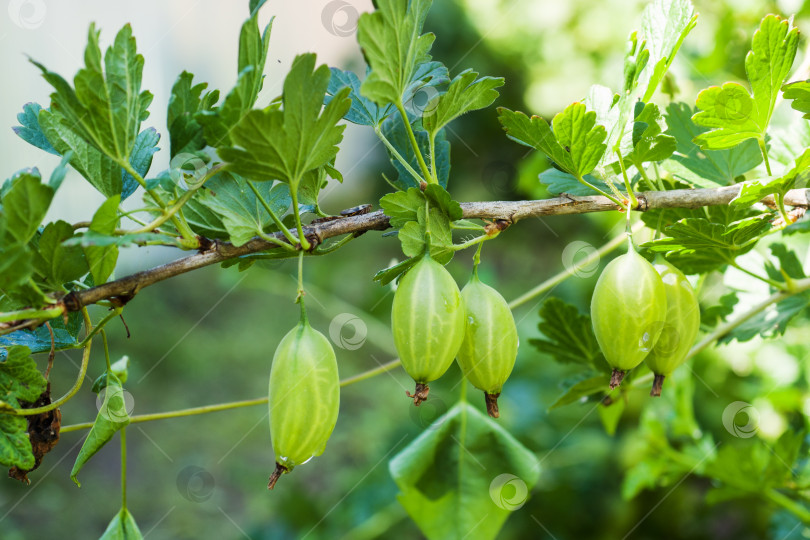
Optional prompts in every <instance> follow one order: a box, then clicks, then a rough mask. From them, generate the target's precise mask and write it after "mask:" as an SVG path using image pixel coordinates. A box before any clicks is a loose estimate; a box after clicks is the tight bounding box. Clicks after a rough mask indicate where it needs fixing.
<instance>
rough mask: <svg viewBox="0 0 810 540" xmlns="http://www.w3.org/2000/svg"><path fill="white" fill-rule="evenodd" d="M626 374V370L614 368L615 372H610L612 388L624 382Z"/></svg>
mask: <svg viewBox="0 0 810 540" xmlns="http://www.w3.org/2000/svg"><path fill="white" fill-rule="evenodd" d="M626 374H627V372H626V371H622V370H621V369H615V368H614V369H613V372H612V373H611V374H610V389H611V390H613V389H614V388H616V387H618V386H619V385H620V384H622V379H624V376H625V375H626Z"/></svg>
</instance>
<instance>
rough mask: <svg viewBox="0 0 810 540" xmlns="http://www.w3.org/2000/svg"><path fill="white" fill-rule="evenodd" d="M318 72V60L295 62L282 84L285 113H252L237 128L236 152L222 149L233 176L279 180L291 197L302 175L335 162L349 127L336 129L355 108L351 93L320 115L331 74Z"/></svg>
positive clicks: (325, 70)
mask: <svg viewBox="0 0 810 540" xmlns="http://www.w3.org/2000/svg"><path fill="white" fill-rule="evenodd" d="M314 68H315V55H314V54H304V55H301V56H298V57H296V58H295V60H294V61H293V66H292V69H291V70H290V72H289V74H288V75H287V78H286V79H285V80H284V93H283V94H282V98H281V99H282V104H283V106H282V110H278V109H264V110H253V111H250V112H249V113H248V114H247V115H246V116H245V118H244V119H243V120H242V121H241V122H239V124H238V125H237V126H236V128H235V129H234V130H233V132H232V133H231V140H232V141H233V142H234V143H235V144H236V145H238V147H228V148H220V149H219V155H220V156H221V157H222V158H223V159H224V160H225V161H228V162H230V163H231V165H230V168H231V169H232V170H233V171H234V172H236V173H237V174H241V175H242V176H245V177H247V178H249V179H251V180H281V181H283V182H286V183H289V184H290V186H291V191H292V190H296V189H297V188H298V184H299V183H300V181H301V179H302V177H303V175H304V173H306V172H307V171H311V170H312V169H317V168H319V167H322V166H324V165H325V164H327V163H330V162H331V161H332V160H333V159H334V157H335V155H337V151H338V147H337V145H338V143H340V141H341V140H342V139H343V130H344V129H345V127H346V126H344V125H337V124H338V122H339V121H340V119H341V118H342V117H343V115H344V114H346V111H348V110H349V107H350V106H351V101H350V100H349V99H347V98H346V96H347V95H348V92H349V90H348V89H344V90H342V91H341V92H340V94H339V96H336V97H335V99H333V100H332V101H331V102H330V103H329V105H327V106H326V107H324V108H323V112H322V113H321V103H322V102H323V96H324V94H325V92H326V88H327V86H328V84H329V77H330V73H329V68H327V67H326V66H320V67H319V68H318V69H314ZM313 70H314V71H313Z"/></svg>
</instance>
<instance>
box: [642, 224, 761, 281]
mask: <svg viewBox="0 0 810 540" xmlns="http://www.w3.org/2000/svg"><path fill="white" fill-rule="evenodd" d="M768 218H769V214H762V215H759V216H754V217H750V218H745V219H741V220H739V221H736V222H733V223H731V224H730V225H728V226H725V225H722V224H720V223H712V222H710V221H709V220H707V219H703V218H686V219H681V220H680V221H678V222H676V223H675V224H673V225H671V226H669V227H667V228H666V230H665V232H666V233H667V234H668V235H669V236H670V237H669V238H660V239H658V240H655V241H653V242H647V243H646V244H643V245H642V247H644V248H647V249H650V250H651V251H653V252H656V253H665V254H666V258H667V260H669V261H670V262H671V263H672V264H674V265H675V266H677V267H678V268H679V269H681V270H682V271H683V272H684V273H685V274H702V273H706V272H711V271H712V270H716V269H718V268H720V267H722V266H725V265H727V264H731V263H732V262H734V259H736V258H737V257H739V256H740V255H743V254H744V253H748V252H749V251H751V250H752V249H753V248H754V246H755V245H756V240H757V239H758V238H759V237H760V236H761V235H763V234H765V233H766V232H767V231H768V230H769V229H770V227H771V225H770V222H769V221H768Z"/></svg>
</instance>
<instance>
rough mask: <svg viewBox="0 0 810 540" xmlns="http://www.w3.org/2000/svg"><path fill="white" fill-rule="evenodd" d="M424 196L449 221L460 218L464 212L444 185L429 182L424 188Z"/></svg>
mask: <svg viewBox="0 0 810 540" xmlns="http://www.w3.org/2000/svg"><path fill="white" fill-rule="evenodd" d="M425 197H427V199H428V201H430V205H431V206H433V207H435V208H438V209H439V210H440V211H441V212H442V213H443V214H444V215H446V216H447V217H448V218H449V219H450V221H456V220H457V219H461V217H462V216H463V215H464V213H463V212H462V210H461V205H460V204H459V203H458V201H454V200H453V197H452V196H451V195H450V193H448V191H447V190H446V189H444V187H442V186H440V185H437V184H430V185H428V186H427V187H426V188H425Z"/></svg>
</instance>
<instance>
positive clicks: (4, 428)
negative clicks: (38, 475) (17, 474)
mask: <svg viewBox="0 0 810 540" xmlns="http://www.w3.org/2000/svg"><path fill="white" fill-rule="evenodd" d="M0 465H3V466H4V467H9V468H11V467H19V468H20V469H22V470H24V471H27V470H30V469H32V468H33V467H34V465H35V459H34V453H33V449H32V447H31V441H30V440H29V439H28V422H27V421H26V419H25V417H24V416H17V415H16V414H8V413H4V412H0Z"/></svg>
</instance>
